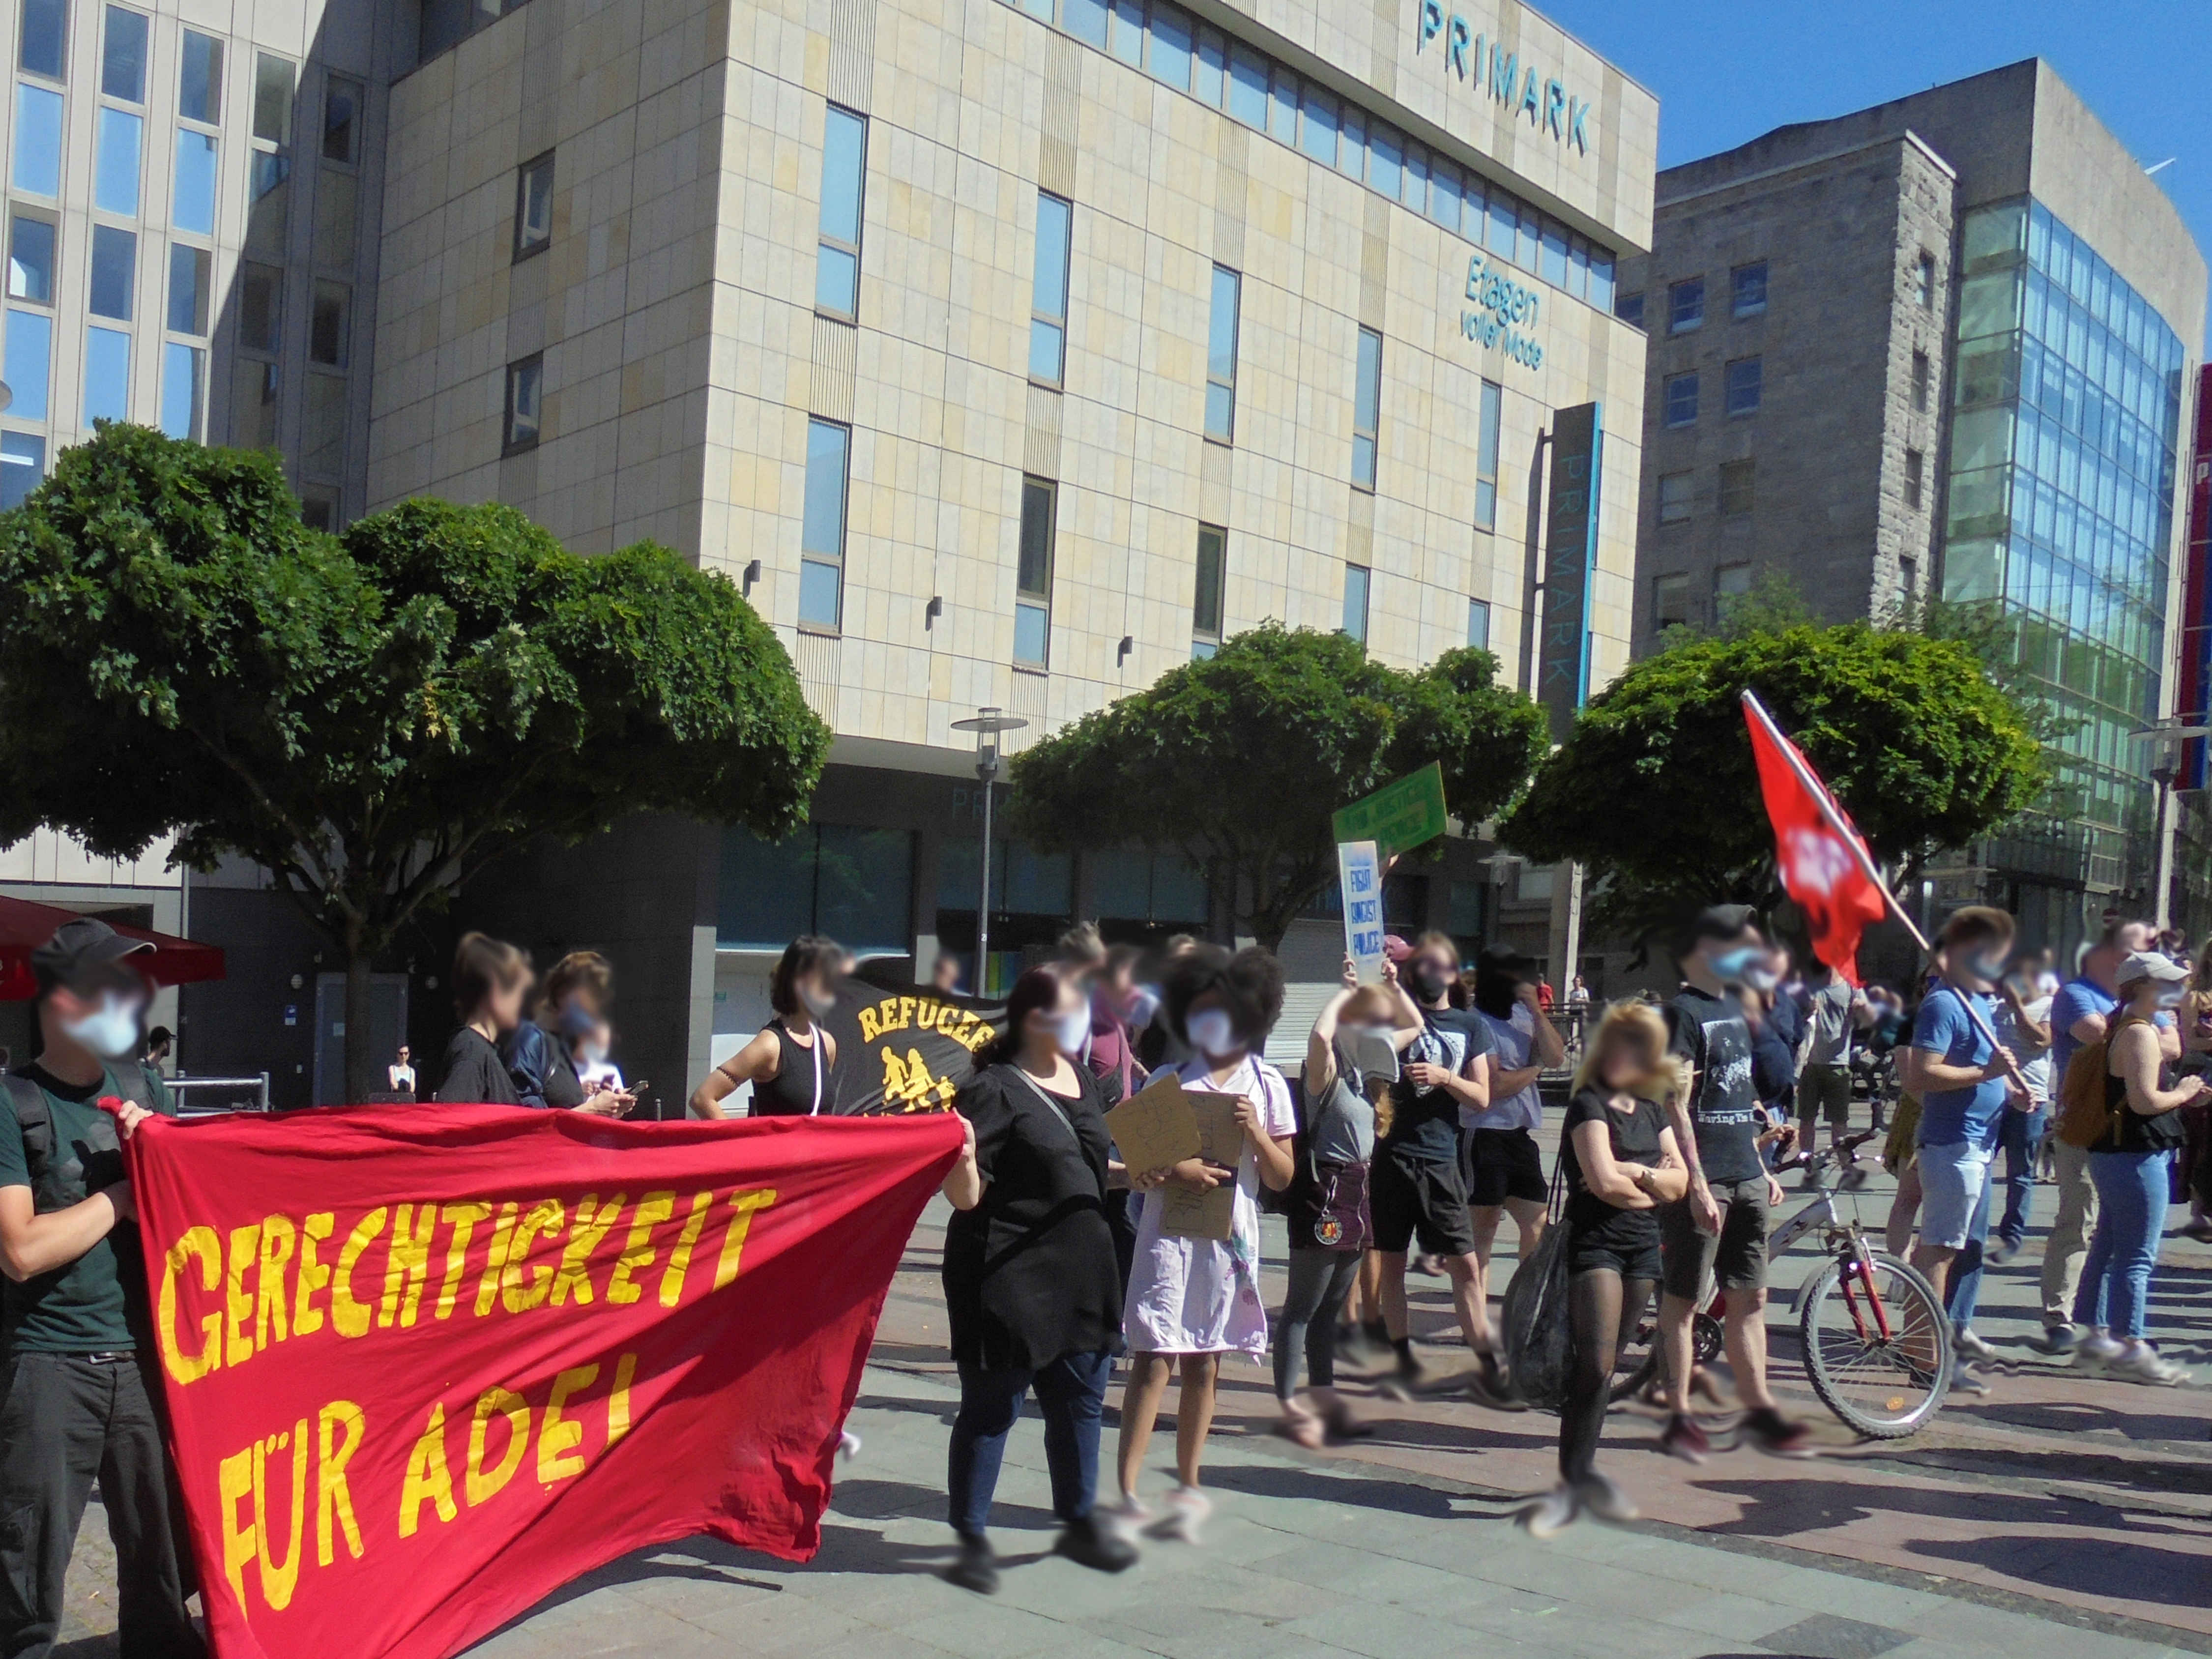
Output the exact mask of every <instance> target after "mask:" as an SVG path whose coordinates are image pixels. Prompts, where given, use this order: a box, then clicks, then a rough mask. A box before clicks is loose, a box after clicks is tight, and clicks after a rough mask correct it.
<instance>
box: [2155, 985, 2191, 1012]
mask: <svg viewBox="0 0 2212 1659" xmlns="http://www.w3.org/2000/svg"><path fill="white" fill-rule="evenodd" d="M2186 994H2187V992H2186V991H2185V989H2184V988H2183V987H2181V986H2179V985H2166V986H2161V987H2160V988H2159V993H2158V1004H2157V1006H2159V1007H2160V1008H2179V1006H2181V999H2182V998H2183V997H2184V996H2185V995H2186Z"/></svg>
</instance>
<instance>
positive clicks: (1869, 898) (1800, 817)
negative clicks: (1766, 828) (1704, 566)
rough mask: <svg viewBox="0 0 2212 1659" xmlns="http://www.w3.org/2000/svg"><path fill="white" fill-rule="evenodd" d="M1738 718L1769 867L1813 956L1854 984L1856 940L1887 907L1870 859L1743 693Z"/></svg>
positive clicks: (1815, 779) (1804, 763)
mask: <svg viewBox="0 0 2212 1659" xmlns="http://www.w3.org/2000/svg"><path fill="white" fill-rule="evenodd" d="M1743 718H1744V723H1745V724H1746V725H1747V726H1749V727H1750V728H1751V753H1752V758H1753V760H1754V761H1756V762H1757V763H1758V765H1759V793H1760V794H1761V795H1763V796H1765V799H1766V816H1767V818H1768V821H1769V822H1771V823H1772V824H1773V826H1774V862H1775V867H1776V868H1777V869H1778V871H1779V872H1780V873H1781V876H1782V885H1783V886H1784V888H1785V889H1786V890H1788V892H1789V894H1790V897H1791V898H1793V899H1795V900H1796V902H1797V908H1799V909H1800V910H1802V911H1803V912H1804V914H1805V927H1806V931H1807V933H1808V934H1809V935H1810V936H1811V939H1812V942H1813V953H1814V955H1815V956H1817V957H1820V960H1821V961H1823V962H1825V963H1827V964H1828V966H1829V967H1831V968H1832V969H1835V970H1836V971H1837V972H1838V973H1839V974H1841V975H1843V976H1844V978H1845V979H1847V980H1849V981H1850V982H1851V983H1852V984H1854V985H1857V983H1858V982H1859V969H1858V957H1859V936H1860V935H1861V934H1862V933H1864V932H1865V931H1866V928H1867V925H1868V924H1869V922H1876V921H1881V919H1882V917H1883V916H1884V915H1887V913H1888V909H1889V903H1888V900H1887V897H1886V896H1884V894H1883V891H1882V889H1881V884H1879V883H1878V882H1876V881H1875V878H1873V876H1871V875H1870V874H1869V873H1868V872H1867V868H1866V866H1867V865H1868V863H1869V862H1870V861H1871V860H1869V858H1868V856H1867V855H1866V854H1865V850H1864V849H1865V842H1863V840H1862V839H1861V837H1860V836H1859V833H1858V830H1857V829H1856V828H1855V827H1854V826H1853V825H1852V823H1851V821H1850V817H1848V816H1846V814H1845V813H1844V809H1843V807H1842V806H1841V805H1838V803H1837V801H1836V799H1835V797H1834V796H1832V795H1831V794H1829V793H1828V791H1827V786H1826V785H1825V784H1823V783H1822V782H1821V781H1820V775H1819V774H1818V773H1816V772H1814V770H1813V763H1812V762H1810V761H1808V760H1807V759H1806V758H1805V756H1804V753H1803V751H1802V750H1800V749H1799V748H1798V747H1797V745H1796V744H1794V743H1792V742H1790V739H1789V738H1786V737H1784V735H1783V733H1782V729H1781V727H1779V726H1776V725H1775V724H1774V722H1773V720H1771V719H1770V718H1769V717H1768V715H1767V713H1766V710H1765V708H1762V707H1761V706H1760V705H1759V701H1758V699H1757V698H1755V697H1753V696H1752V695H1751V693H1749V692H1748V691H1747V692H1745V693H1744V696H1743ZM1824 807H1825V809H1826V810H1823V809H1824ZM1846 836H1848V837H1849V839H1848V840H1846V839H1845V837H1846Z"/></svg>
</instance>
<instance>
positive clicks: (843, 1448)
mask: <svg viewBox="0 0 2212 1659" xmlns="http://www.w3.org/2000/svg"><path fill="white" fill-rule="evenodd" d="M837 1455H838V1456H840V1457H842V1458H843V1459H844V1460H845V1461H846V1462H848V1463H849V1462H852V1461H853V1460H854V1458H856V1457H858V1456H859V1455H860V1436H859V1435H857V1434H854V1432H853V1431H852V1430H850V1429H840V1430H838V1431H837Z"/></svg>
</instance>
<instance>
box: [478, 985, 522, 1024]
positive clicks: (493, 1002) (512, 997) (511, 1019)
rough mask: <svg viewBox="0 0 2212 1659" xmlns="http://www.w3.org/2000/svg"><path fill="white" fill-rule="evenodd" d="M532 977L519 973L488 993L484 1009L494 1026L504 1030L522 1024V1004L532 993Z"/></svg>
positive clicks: (495, 986)
mask: <svg viewBox="0 0 2212 1659" xmlns="http://www.w3.org/2000/svg"><path fill="white" fill-rule="evenodd" d="M530 986H531V978H530V975H527V974H519V975H516V976H515V977H514V978H513V979H512V980H509V981H507V983H505V984H503V985H494V986H493V987H491V989H490V991H489V993H487V994H486V995H485V997H484V1002H483V1011H484V1012H485V1013H486V1014H488V1015H489V1016H490V1017H491V1023H492V1024H493V1025H494V1026H495V1027H496V1028H497V1029H499V1030H502V1031H512V1030H514V1028H515V1027H516V1026H518V1025H520V1024H522V1005H523V1002H524V1000H526V998H527V997H528V996H529V995H530Z"/></svg>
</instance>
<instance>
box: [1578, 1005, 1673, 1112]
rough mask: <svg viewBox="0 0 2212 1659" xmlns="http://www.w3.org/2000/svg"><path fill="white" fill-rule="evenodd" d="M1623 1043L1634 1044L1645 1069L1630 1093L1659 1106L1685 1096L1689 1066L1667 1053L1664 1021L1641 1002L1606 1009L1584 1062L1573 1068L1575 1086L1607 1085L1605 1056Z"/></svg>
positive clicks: (1586, 1051)
mask: <svg viewBox="0 0 2212 1659" xmlns="http://www.w3.org/2000/svg"><path fill="white" fill-rule="evenodd" d="M1623 1044H1633V1045H1634V1046H1635V1047H1636V1048H1638V1049H1639V1050H1640V1051H1641V1058H1642V1059H1643V1060H1644V1070H1643V1071H1642V1072H1640V1073H1638V1075H1637V1078H1636V1080H1635V1081H1634V1082H1633V1083H1632V1084H1631V1085H1629V1090H1628V1092H1629V1093H1631V1094H1632V1095H1637V1096H1640V1097H1643V1098H1644V1099H1646V1100H1656V1101H1657V1102H1658V1103H1660V1104H1661V1105H1662V1106H1663V1105H1665V1104H1666V1103H1667V1101H1668V1097H1670V1096H1672V1097H1684V1098H1686V1097H1688V1095H1689V1092H1690V1068H1689V1067H1688V1066H1686V1065H1685V1064H1683V1062H1682V1058H1681V1056H1680V1055H1679V1054H1669V1053H1668V1052H1667V1022H1666V1021H1665V1020H1664V1019H1662V1018H1660V1014H1659V1011H1658V1009H1656V1008H1655V1007H1654V1006H1652V1005H1651V1004H1650V1003H1648V1002H1642V1001H1638V1002H1616V1003H1613V1005H1612V1006H1609V1007H1608V1008H1607V1009H1606V1011H1605V1018H1602V1019H1601V1020H1599V1021H1598V1023H1597V1030H1595V1032H1594V1033H1592V1034H1591V1036H1590V1040H1589V1047H1588V1048H1585V1049H1584V1050H1583V1063H1582V1064H1581V1065H1580V1066H1577V1067H1576V1068H1575V1087H1576V1088H1577V1089H1578V1090H1579V1089H1591V1088H1595V1089H1604V1088H1607V1087H1609V1086H1610V1085H1608V1084H1607V1082H1606V1080H1605V1062H1606V1057H1607V1055H1608V1054H1611V1053H1612V1052H1613V1049H1614V1048H1618V1047H1620V1046H1621V1045H1623Z"/></svg>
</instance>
